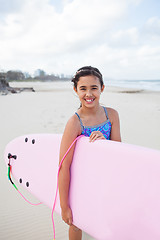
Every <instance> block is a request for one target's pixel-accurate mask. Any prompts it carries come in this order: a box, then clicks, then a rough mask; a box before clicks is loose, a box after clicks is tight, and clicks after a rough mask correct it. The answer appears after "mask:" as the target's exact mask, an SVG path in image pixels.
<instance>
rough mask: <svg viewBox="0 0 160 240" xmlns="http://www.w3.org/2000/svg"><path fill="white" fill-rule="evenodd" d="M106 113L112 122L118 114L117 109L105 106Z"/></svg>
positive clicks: (116, 118) (117, 117)
mask: <svg viewBox="0 0 160 240" xmlns="http://www.w3.org/2000/svg"><path fill="white" fill-rule="evenodd" d="M106 109H107V113H108V118H109V119H110V121H111V122H114V121H115V120H118V119H119V114H118V112H117V110H115V109H114V108H110V107H106Z"/></svg>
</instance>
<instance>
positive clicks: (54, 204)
mask: <svg viewBox="0 0 160 240" xmlns="http://www.w3.org/2000/svg"><path fill="white" fill-rule="evenodd" d="M82 136H83V135H80V136H78V137H77V138H76V139H75V140H74V141H73V142H72V143H71V145H70V147H69V148H68V150H67V151H66V153H65V155H64V156H63V158H62V160H61V162H60V164H59V168H58V173H57V187H56V194H55V199H54V203H53V208H52V223H53V234H54V240H55V238H56V233H55V225H54V219H53V213H54V209H55V206H56V200H57V195H58V179H59V172H60V169H61V165H62V163H63V161H64V159H65V157H66V156H67V154H68V153H69V151H70V150H71V148H72V146H73V145H74V143H75V142H76V141H77V140H78V139H79V138H81V137H82Z"/></svg>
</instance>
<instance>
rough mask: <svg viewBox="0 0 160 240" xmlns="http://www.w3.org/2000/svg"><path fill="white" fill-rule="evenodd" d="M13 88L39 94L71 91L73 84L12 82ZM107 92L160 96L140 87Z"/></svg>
mask: <svg viewBox="0 0 160 240" xmlns="http://www.w3.org/2000/svg"><path fill="white" fill-rule="evenodd" d="M10 86H11V87H20V88H23V87H27V88H29V87H30V88H33V89H34V90H35V91H37V92H45V91H46V92H52V91H56V90H62V91H63V90H71V91H72V88H73V84H72V83H71V81H54V82H49V81H48V82H40V81H36V82H34V81H30V82H28V81H21V82H16V81H15V82H10ZM105 90H107V91H109V92H120V93H155V94H156V93H157V94H160V90H151V89H143V88H140V87H127V86H126V87H125V86H114V85H107V84H106V85H105Z"/></svg>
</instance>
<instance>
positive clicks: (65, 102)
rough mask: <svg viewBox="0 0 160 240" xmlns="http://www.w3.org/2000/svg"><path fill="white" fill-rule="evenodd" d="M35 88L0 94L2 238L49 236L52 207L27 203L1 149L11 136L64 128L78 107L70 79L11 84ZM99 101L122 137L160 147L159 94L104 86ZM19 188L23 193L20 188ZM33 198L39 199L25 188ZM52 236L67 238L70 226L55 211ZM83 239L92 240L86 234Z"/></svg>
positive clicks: (35, 239) (39, 239)
mask: <svg viewBox="0 0 160 240" xmlns="http://www.w3.org/2000/svg"><path fill="white" fill-rule="evenodd" d="M12 86H15V87H16V86H18V87H34V89H35V90H36V92H35V93H33V92H24V93H21V94H12V95H7V96H0V114H1V115H0V169H1V174H0V240H9V239H12V240H21V239H23V240H50V239H53V231H52V221H51V210H50V209H49V208H47V207H46V206H44V205H41V206H37V207H33V206H31V205H28V204H27V203H26V202H25V201H24V200H23V199H22V198H21V196H20V195H19V194H18V193H17V191H15V189H14V188H13V187H12V186H11V184H10V183H9V181H8V179H7V167H6V165H5V163H4V159H3V152H4V148H5V145H6V144H7V143H8V142H9V141H10V140H12V139H13V138H15V137H17V136H20V135H25V134H29V133H62V132H63V130H64V126H65V124H66V122H67V120H68V118H69V117H70V116H71V115H72V114H73V113H74V112H75V111H76V110H77V108H78V107H79V100H78V98H77V96H76V95H75V93H74V92H73V90H72V87H71V84H70V83H38V82H36V83H12ZM101 103H102V104H103V105H105V106H110V107H113V108H115V109H116V110H117V111H118V112H119V115H120V121H121V135H122V140H123V142H126V143H131V144H136V145H140V146H145V147H150V148H154V149H159V150H160V127H159V124H160V93H159V92H149V91H139V90H137V89H135V90H130V89H121V88H116V87H107V88H106V89H105V91H104V93H103V94H102V96H101ZM22 192H24V191H23V190H22ZM24 194H25V196H27V197H28V198H29V199H30V200H31V201H32V202H33V201H34V202H36V201H37V200H36V199H34V198H33V197H32V196H30V195H29V194H28V193H27V192H24ZM55 225H56V240H65V239H68V231H67V230H68V227H67V226H66V225H65V224H64V223H63V221H62V220H61V218H60V217H59V216H57V215H55ZM83 239H86V240H89V239H90V240H91V239H93V238H91V237H89V236H88V235H87V234H85V233H84V234H83Z"/></svg>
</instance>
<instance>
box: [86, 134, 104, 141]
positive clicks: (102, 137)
mask: <svg viewBox="0 0 160 240" xmlns="http://www.w3.org/2000/svg"><path fill="white" fill-rule="evenodd" d="M97 139H105V137H104V135H103V133H101V132H100V131H93V132H92V133H91V135H90V137H89V141H90V142H94V141H95V140H97Z"/></svg>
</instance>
